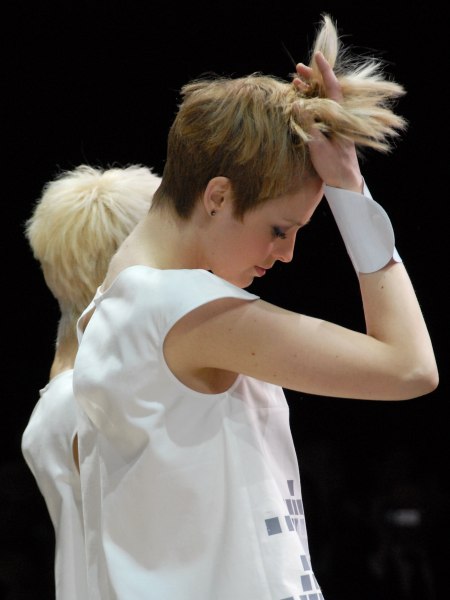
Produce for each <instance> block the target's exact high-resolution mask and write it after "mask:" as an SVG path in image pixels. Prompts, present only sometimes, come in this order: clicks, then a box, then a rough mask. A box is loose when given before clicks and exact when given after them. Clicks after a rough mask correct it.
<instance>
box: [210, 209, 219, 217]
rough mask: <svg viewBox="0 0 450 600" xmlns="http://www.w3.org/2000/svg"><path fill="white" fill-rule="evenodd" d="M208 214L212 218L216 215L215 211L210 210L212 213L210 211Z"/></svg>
mask: <svg viewBox="0 0 450 600" xmlns="http://www.w3.org/2000/svg"><path fill="white" fill-rule="evenodd" d="M209 214H210V215H211V216H212V217H214V216H215V215H216V214H217V211H215V210H212V211H211V212H210V213H209Z"/></svg>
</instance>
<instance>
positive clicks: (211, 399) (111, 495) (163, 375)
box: [74, 265, 322, 600]
mask: <svg viewBox="0 0 450 600" xmlns="http://www.w3.org/2000/svg"><path fill="white" fill-rule="evenodd" d="M224 297H233V298H241V299H244V300H248V301H253V300H255V299H257V296H255V295H253V294H250V293H248V292H246V291H244V290H242V289H240V288H238V287H236V286H234V285H232V284H230V283H228V282H226V281H224V280H222V279H220V278H218V277H216V276H215V275H213V274H211V273H210V272H208V271H203V270H162V271H161V270H157V269H153V268H150V267H147V266H140V265H137V266H132V267H128V268H126V269H125V270H123V271H122V272H121V273H120V274H119V275H118V277H117V278H116V280H115V281H114V283H113V284H112V285H111V287H110V288H109V289H108V290H107V291H105V292H104V293H100V292H97V295H96V297H95V299H94V301H93V303H91V305H90V306H89V307H87V309H86V311H85V312H84V314H87V313H88V312H89V311H90V310H91V309H92V308H93V307H94V306H95V312H94V314H93V316H92V318H91V319H90V321H89V323H88V325H87V327H86V330H85V332H84V334H82V332H81V328H80V324H81V322H82V319H83V315H82V317H81V318H80V321H79V341H80V348H79V351H78V355H77V359H76V362H75V369H74V392H75V397H76V400H77V403H78V404H79V407H80V409H81V410H80V414H79V422H78V427H79V430H78V434H79V451H80V463H81V482H82V496H83V511H84V518H85V525H84V526H85V531H86V551H87V568H88V587H89V598H90V599H95V600H109V599H119V600H178V599H180V600H181V599H182V600H288V599H295V600H321V599H322V595H321V593H320V588H319V587H318V585H317V582H316V580H315V577H314V574H313V572H312V569H311V563H310V556H309V551H308V544H307V538H306V528H305V520H304V514H303V505H302V499H301V492H300V479H299V472H298V466H297V459H296V455H295V449H294V444H293V440H292V436H291V432H290V427H289V410H288V405H287V402H286V399H285V396H284V393H283V390H282V389H281V388H279V387H278V386H274V385H271V384H268V383H264V382H261V381H257V380H255V379H252V378H250V377H245V376H238V378H237V380H236V381H235V383H234V384H233V385H232V386H231V387H230V388H229V389H228V390H227V391H226V392H223V393H220V394H202V393H199V392H196V391H193V390H191V389H189V388H187V387H186V386H185V385H183V384H182V383H181V382H180V381H179V380H178V379H177V378H176V377H175V376H174V375H173V373H172V372H171V371H170V369H169V367H168V366H167V364H166V362H165V359H164V354H163V343H164V339H165V337H166V335H167V333H168V331H169V330H170V329H171V327H172V326H173V325H174V324H175V323H176V322H177V321H178V320H179V319H180V318H181V317H183V316H184V315H186V314H187V313H189V312H190V311H192V310H194V309H195V308H197V307H198V306H200V305H202V304H204V303H207V302H211V301H213V300H216V299H218V298H224ZM192 352H195V348H192Z"/></svg>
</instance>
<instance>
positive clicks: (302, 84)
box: [292, 77, 310, 93]
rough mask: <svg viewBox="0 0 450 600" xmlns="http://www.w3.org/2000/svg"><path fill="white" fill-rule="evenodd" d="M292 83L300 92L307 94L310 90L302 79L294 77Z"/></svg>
mask: <svg viewBox="0 0 450 600" xmlns="http://www.w3.org/2000/svg"><path fill="white" fill-rule="evenodd" d="M292 82H293V84H294V85H295V87H296V88H297V90H299V91H300V92H304V93H305V92H307V91H308V90H309V89H310V86H309V85H308V84H307V83H305V82H304V81H303V80H302V79H300V78H299V77H294V79H293V80H292Z"/></svg>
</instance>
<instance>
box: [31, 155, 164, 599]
mask: <svg viewBox="0 0 450 600" xmlns="http://www.w3.org/2000/svg"><path fill="white" fill-rule="evenodd" d="M159 183H160V178H159V177H158V176H157V175H155V174H154V173H153V172H152V171H151V169H149V168H147V167H143V166H141V165H130V166H128V167H125V168H118V167H117V168H111V169H100V168H94V167H91V166H89V165H80V166H78V167H76V168H75V169H73V170H71V171H64V172H62V173H60V174H59V175H58V176H57V177H56V178H55V179H53V180H52V181H49V182H48V183H47V184H46V185H45V186H44V189H43V193H42V196H41V197H40V198H39V200H38V201H37V203H36V205H35V206H34V208H33V213H32V215H31V216H30V218H29V219H28V220H27V222H26V226H25V236H26V239H27V240H28V242H29V244H30V247H31V249H32V251H33V255H34V257H35V258H36V259H37V260H38V261H39V263H40V266H41V268H42V271H43V274H44V277H45V281H46V283H47V285H48V287H49V289H50V291H51V293H52V294H53V296H54V297H55V298H56V300H57V301H58V305H59V308H60V313H61V315H60V320H59V323H58V329H57V337H56V346H55V354H54V357H53V363H52V365H51V369H50V376H49V381H48V383H47V385H46V386H45V387H44V388H43V389H42V390H41V391H40V398H39V401H38V402H37V404H36V406H35V408H34V410H33V413H32V414H31V417H30V419H29V422H28V424H27V427H26V429H25V431H24V433H23V436H22V452H23V455H24V458H25V460H26V462H27V464H28V466H29V468H30V470H31V471H32V473H33V475H34V477H35V479H36V482H37V484H38V486H39V489H40V491H41V493H42V495H43V497H44V500H45V503H46V506H47V509H48V511H49V516H50V518H51V521H52V524H53V527H54V530H55V597H56V599H57V600H71V599H73V600H81V599H82V598H87V595H88V592H87V589H86V565H85V558H84V557H85V552H84V533H83V518H82V508H81V491H80V477H79V473H78V470H77V462H78V455H77V443H76V438H77V435H76V434H77V432H76V427H77V423H76V405H75V402H74V398H73V392H72V373H73V364H74V360H75V355H76V352H77V348H78V343H77V336H76V321H77V319H78V317H79V315H80V314H81V312H82V310H83V308H84V307H85V306H86V305H87V304H88V303H89V301H90V299H91V298H92V297H93V295H94V293H95V290H96V288H97V286H98V285H99V284H100V283H101V282H102V280H103V278H104V277H105V273H106V270H107V266H108V263H109V260H110V259H111V257H112V255H113V254H114V252H115V251H116V250H117V248H118V246H119V245H120V243H121V242H122V241H123V240H124V239H125V237H126V236H127V235H128V234H129V233H130V232H131V230H132V229H133V227H134V226H135V225H136V223H137V222H138V221H139V219H141V218H142V217H143V216H144V215H145V214H146V213H147V212H148V210H149V208H150V203H151V199H152V196H153V193H154V191H155V190H156V188H157V187H158V185H159Z"/></svg>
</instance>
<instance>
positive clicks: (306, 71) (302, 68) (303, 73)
mask: <svg viewBox="0 0 450 600" xmlns="http://www.w3.org/2000/svg"><path fill="white" fill-rule="evenodd" d="M295 69H296V71H297V73H298V75H299V76H300V77H301V78H303V79H311V76H312V74H313V70H312V69H311V67H308V66H307V65H305V64H303V63H298V64H297V65H296V67H295Z"/></svg>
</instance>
